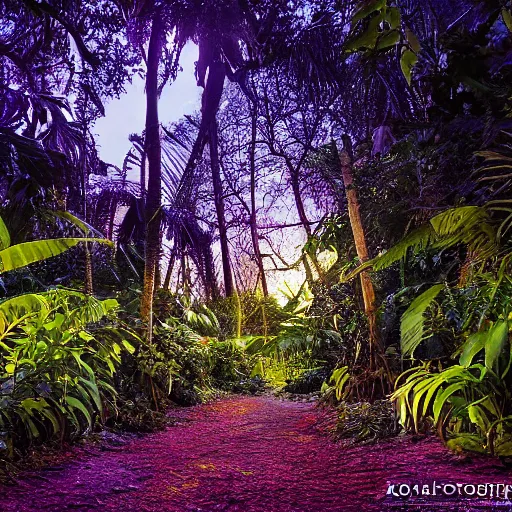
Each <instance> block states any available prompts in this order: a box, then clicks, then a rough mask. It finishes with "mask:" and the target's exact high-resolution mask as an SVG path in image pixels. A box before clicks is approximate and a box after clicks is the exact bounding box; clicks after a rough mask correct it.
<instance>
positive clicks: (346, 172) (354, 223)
mask: <svg viewBox="0 0 512 512" xmlns="http://www.w3.org/2000/svg"><path fill="white" fill-rule="evenodd" d="M333 144H334V145H335V143H333ZM336 150H337V148H336ZM339 160H340V166H341V174H342V177H343V185H344V188H345V194H346V196H347V206H348V216H349V220H350V226H351V228H352V234H353V236H354V243H355V246H356V251H357V256H358V258H359V261H360V262H361V263H364V262H365V261H367V260H368V247H367V245H366V237H365V233H364V228H363V223H362V220H361V214H360V212H359V201H358V199H357V191H356V187H355V185H354V177H353V172H352V144H351V142H350V138H349V137H348V135H344V136H343V150H342V151H341V152H340V153H339ZM360 279H361V289H362V292H363V301H364V309H365V313H366V316H367V317H368V325H369V329H370V361H371V363H372V365H373V363H374V362H375V356H376V354H375V350H376V349H378V348H379V342H378V337H377V328H376V307H375V291H374V289H373V284H372V280H371V278H370V275H369V274H368V272H366V271H363V272H361V274H360Z"/></svg>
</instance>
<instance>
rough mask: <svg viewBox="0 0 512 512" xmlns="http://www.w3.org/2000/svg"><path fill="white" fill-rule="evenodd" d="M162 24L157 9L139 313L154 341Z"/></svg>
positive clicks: (148, 86) (149, 89)
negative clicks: (159, 70)
mask: <svg viewBox="0 0 512 512" xmlns="http://www.w3.org/2000/svg"><path fill="white" fill-rule="evenodd" d="M163 40H164V37H163V26H162V21H161V19H160V16H159V15H158V12H156V13H155V15H154V16H153V25H152V28H151V36H150V39H149V48H148V61H147V75H146V140H145V152H146V156H147V162H148V166H147V171H148V189H147V193H146V205H145V224H146V240H145V242H146V243H145V263H144V285H143V291H142V299H141V307H140V315H141V319H142V321H143V322H146V323H147V325H148V331H147V339H148V342H150V341H151V336H152V331H153V326H152V309H153V295H154V288H155V273H156V265H157V264H158V261H159V256H160V223H161V211H160V210H161V201H162V191H161V188H162V169H161V163H160V160H161V143H160V124H159V120H158V65H159V62H160V56H161V53H162V44H163Z"/></svg>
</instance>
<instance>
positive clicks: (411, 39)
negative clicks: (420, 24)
mask: <svg viewBox="0 0 512 512" xmlns="http://www.w3.org/2000/svg"><path fill="white" fill-rule="evenodd" d="M405 37H406V39H407V42H408V43H409V46H410V47H411V49H412V51H413V52H414V53H416V54H418V53H419V52H420V50H421V44H420V42H419V41H418V38H417V37H416V34H415V33H414V32H413V31H412V30H411V29H410V28H408V27H406V28H405Z"/></svg>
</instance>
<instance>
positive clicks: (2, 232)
mask: <svg viewBox="0 0 512 512" xmlns="http://www.w3.org/2000/svg"><path fill="white" fill-rule="evenodd" d="M10 245H11V236H10V235H9V231H8V230H7V226H6V225H5V222H4V221H3V219H2V217H0V251H1V250H3V249H7V248H8V247H9V246H10Z"/></svg>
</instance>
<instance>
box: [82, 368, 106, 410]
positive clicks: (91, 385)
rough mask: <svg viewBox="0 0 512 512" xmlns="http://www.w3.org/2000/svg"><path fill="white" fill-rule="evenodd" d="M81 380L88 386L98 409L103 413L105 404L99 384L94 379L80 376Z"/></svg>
mask: <svg viewBox="0 0 512 512" xmlns="http://www.w3.org/2000/svg"><path fill="white" fill-rule="evenodd" d="M80 381H81V382H82V383H83V384H84V386H86V387H87V389H88V393H89V395H90V396H91V398H92V399H93V401H94V404H95V405H96V409H97V411H98V412H99V413H100V414H101V412H102V410H103V404H102V403H101V395H100V391H99V389H98V386H97V385H96V383H95V382H93V381H92V380H88V379H84V378H83V377H80Z"/></svg>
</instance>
